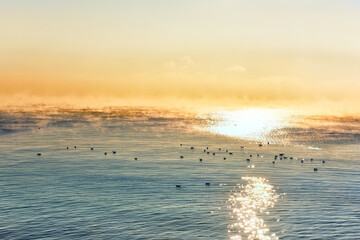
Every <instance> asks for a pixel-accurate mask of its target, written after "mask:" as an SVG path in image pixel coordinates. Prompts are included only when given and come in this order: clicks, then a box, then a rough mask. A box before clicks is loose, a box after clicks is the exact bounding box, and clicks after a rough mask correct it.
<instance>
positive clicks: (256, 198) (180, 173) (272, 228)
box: [0, 109, 360, 239]
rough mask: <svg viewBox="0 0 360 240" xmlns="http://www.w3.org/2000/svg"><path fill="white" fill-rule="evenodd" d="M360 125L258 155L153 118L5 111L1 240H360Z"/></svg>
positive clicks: (247, 144) (188, 119) (172, 118)
mask: <svg viewBox="0 0 360 240" xmlns="http://www.w3.org/2000/svg"><path fill="white" fill-rule="evenodd" d="M336 121H339V120H338V119H337V120H336ZM356 121H358V120H356ZM356 121H355V127H354V119H351V122H349V124H347V123H346V122H342V128H341V129H346V130H347V133H348V134H346V133H342V134H341V133H339V131H337V132H336V131H335V130H331V131H332V132H333V134H334V135H336V134H338V135H339V134H340V135H341V136H342V137H343V138H342V139H340V138H336V137H335V138H334V139H333V140H331V138H330V137H331V136H333V135H331V132H326V134H325V135H324V134H321V133H323V132H324V129H327V128H326V127H324V126H323V125H322V126H321V127H319V125H317V126H316V127H312V128H309V127H306V128H303V129H300V128H299V126H297V128H296V129H294V130H292V131H290V130H289V128H288V129H287V131H288V133H287V134H282V136H286V138H287V139H291V136H295V135H296V136H297V140H296V141H294V142H291V141H290V142H289V144H286V145H283V144H281V145H280V144H270V145H267V144H266V142H265V144H264V145H263V146H262V147H259V146H258V144H256V142H253V141H250V140H242V139H240V138H233V137H228V136H224V135H218V134H213V133H210V132H206V131H201V130H198V128H194V127H193V126H199V125H204V124H205V125H206V124H212V123H213V122H211V121H210V122H209V121H207V120H206V119H202V118H198V117H196V116H194V115H188V114H180V113H172V112H164V111H161V110H154V109H150V110H149V109H145V110H144V109H125V110H124V109H121V110H117V111H116V113H113V112H112V111H107V112H98V111H88V110H87V111H85V112H84V111H59V110H56V111H46V112H20V113H19V112H16V111H15V112H9V111H3V112H1V114H0V127H1V132H0V133H1V134H0V189H1V191H0V239H359V236H360V164H359V163H360V162H359V161H360V146H359V144H358V140H359V139H358V136H359V135H358V132H357V131H359V129H358V125H356V123H357V122H356ZM340 122H341V121H340ZM344 125H345V127H344ZM316 129H320V130H319V131H320V133H317V134H314V133H313V132H314V131H316ZM310 130H311V132H310V134H305V135H306V137H304V138H302V139H300V140H301V141H300V140H299V139H298V138H299V136H302V135H301V134H303V135H304V132H309V131H310ZM281 131H285V130H284V129H282V130H281ZM300 133H301V134H300ZM272 134H274V133H272ZM320 135H321V137H320V138H319V137H318V136H320ZM311 136H313V137H311ZM327 136H330V137H329V138H327ZM326 139H327V140H328V141H325V140H326ZM344 139H345V140H344ZM180 144H183V145H182V146H180ZM74 146H76V149H75V148H74ZM240 146H244V149H241V148H240ZM67 147H69V149H67ZM91 147H94V150H90V148H91ZM190 147H194V149H190ZM206 147H208V148H209V149H206ZM219 148H221V150H219ZM204 149H205V150H206V152H207V151H209V154H207V153H206V152H204ZM226 150H228V152H226ZM112 151H116V154H113V153H112ZM104 152H107V155H104ZM229 152H231V153H232V155H230V154H229ZM37 153H41V156H38V155H37ZM213 153H215V155H213ZM279 153H284V154H285V156H287V157H288V158H287V159H282V160H280V159H279V158H278V159H277V160H275V164H273V161H274V155H278V154H279ZM250 154H251V155H252V157H250ZM258 154H259V156H257V155H258ZM180 156H183V158H180ZM135 157H136V158H137V159H138V160H134V158H135ZM224 157H225V158H226V160H224ZM290 157H293V159H290ZM199 158H202V162H200V161H199ZM311 158H313V161H311V160H310V159H311ZM246 159H250V162H248V161H246ZM303 159H304V160H303ZM302 160H303V163H301V161H302ZM322 161H325V163H322ZM314 168H317V169H318V171H317V172H314ZM206 182H208V183H210V186H206V185H205V183H206ZM176 185H181V188H176Z"/></svg>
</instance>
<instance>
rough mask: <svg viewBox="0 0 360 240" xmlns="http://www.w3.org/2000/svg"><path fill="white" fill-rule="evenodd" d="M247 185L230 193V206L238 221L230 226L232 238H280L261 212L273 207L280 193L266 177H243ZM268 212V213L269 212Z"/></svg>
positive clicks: (232, 214) (232, 215) (234, 217)
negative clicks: (268, 226) (270, 227)
mask: <svg viewBox="0 0 360 240" xmlns="http://www.w3.org/2000/svg"><path fill="white" fill-rule="evenodd" d="M242 179H243V180H245V181H247V182H248V183H247V185H245V186H244V185H240V184H238V186H237V187H236V188H235V189H236V190H235V191H234V193H233V194H232V195H230V197H229V200H228V201H227V202H228V208H230V209H231V213H230V214H231V217H232V218H233V219H234V220H235V221H236V222H235V223H233V224H230V225H229V226H228V232H229V235H230V239H234V240H235V239H236V240H238V239H266V240H267V239H269V240H270V239H271V240H273V239H278V237H277V236H276V235H275V233H273V234H271V233H270V232H269V231H270V230H269V229H268V228H267V226H266V224H265V223H264V220H263V219H262V218H260V216H259V213H263V212H264V211H265V210H266V209H267V208H269V207H273V206H274V204H275V202H276V201H277V199H278V198H279V195H278V194H277V193H276V192H275V190H274V189H273V186H271V185H270V184H269V183H268V180H266V179H265V178H258V177H243V178H242ZM267 214H268V213H267Z"/></svg>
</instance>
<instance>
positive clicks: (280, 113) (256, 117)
mask: <svg viewBox="0 0 360 240" xmlns="http://www.w3.org/2000/svg"><path fill="white" fill-rule="evenodd" d="M215 116H217V117H218V118H219V119H220V121H219V123H218V124H215V125H212V126H209V127H208V130H210V131H211V132H213V133H218V134H222V135H227V136H232V137H241V138H245V139H251V140H264V141H265V140H266V139H267V137H268V135H269V134H270V133H271V132H272V131H273V130H276V129H280V128H283V127H286V126H287V125H288V122H287V118H288V117H289V114H288V112H286V111H284V110H273V109H245V110H241V111H231V112H230V111H229V112H225V111H223V112H218V113H216V114H215Z"/></svg>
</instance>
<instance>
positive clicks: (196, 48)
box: [0, 0, 360, 112]
mask: <svg viewBox="0 0 360 240" xmlns="http://www.w3.org/2000/svg"><path fill="white" fill-rule="evenodd" d="M359 43H360V1H355V0H352V1H349V0H342V1H334V0H326V1H325V0H292V1H288V0H276V1H274V0H272V1H270V0H247V1H235V0H181V1H180V0H166V1H165V0H137V1H134V0H128V1H115V0H114V1H111V0H103V1H92V0H86V1H79V0H78V1H76V0H72V1H67V0H62V1H56V0H33V1H26V0H12V1H4V0H0V84H1V88H0V100H1V102H2V104H15V103H17V104H20V103H32V102H42V103H46V102H49V103H50V102H59V103H61V102H63V103H65V102H66V103H74V104H76V103H82V104H85V105H86V104H88V105H93V104H99V103H104V104H107V103H119V104H125V105H126V104H134V105H159V104H160V105H170V106H171V105H173V104H183V105H198V106H217V107H221V106H227V107H235V108H236V107H246V106H257V107H271V108H282V107H290V108H291V107H294V108H295V107H297V108H306V107H309V106H312V107H313V108H314V109H318V110H320V109H321V110H323V109H327V110H328V111H330V112H331V111H340V110H343V111H352V112H360V106H356V105H357V104H356V103H358V102H360V91H359V89H360V44H359Z"/></svg>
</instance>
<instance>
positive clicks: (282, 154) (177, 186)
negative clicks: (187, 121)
mask: <svg viewBox="0 0 360 240" xmlns="http://www.w3.org/2000/svg"><path fill="white" fill-rule="evenodd" d="M269 144H270V143H269V142H268V143H267V145H269ZM182 146H183V144H182V143H181V144H180V147H182ZM262 146H263V145H262V144H261V143H260V144H259V147H262ZM244 148H245V147H244V146H240V149H241V150H244ZM66 149H67V150H69V149H70V148H69V147H66ZM74 149H77V147H76V146H74ZM194 149H195V148H194V147H193V146H192V147H190V150H194ZM218 149H219V151H221V150H222V149H221V148H218ZM90 150H91V151H94V148H93V147H91V148H90ZM203 152H204V153H206V154H208V155H210V154H212V155H213V156H215V155H216V153H215V152H211V151H209V147H206V149H204V150H203ZM225 153H227V154H229V155H233V152H229V150H228V149H226V150H225ZM107 154H108V153H107V152H104V155H107ZM112 154H116V151H112ZM37 156H41V153H37ZM259 156H260V154H257V157H259ZM252 157H253V154H249V158H246V161H247V162H250V161H251V158H252ZM183 158H184V156H183V155H180V159H183ZM288 158H289V159H290V160H293V159H294V158H293V157H288V156H285V154H284V153H279V154H277V155H275V156H274V161H272V164H275V163H276V160H278V159H279V160H283V159H284V160H286V159H288ZM134 160H138V158H137V157H135V158H134ZM223 160H226V157H223ZM199 161H200V162H202V161H203V159H202V158H199ZM310 161H311V162H313V161H314V159H313V158H311V159H310ZM300 162H301V163H304V159H301V160H300ZM322 163H323V164H325V161H324V160H322ZM317 171H318V168H314V172H317ZM205 186H210V183H209V182H206V183H205ZM176 188H181V185H179V184H178V185H176Z"/></svg>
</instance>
